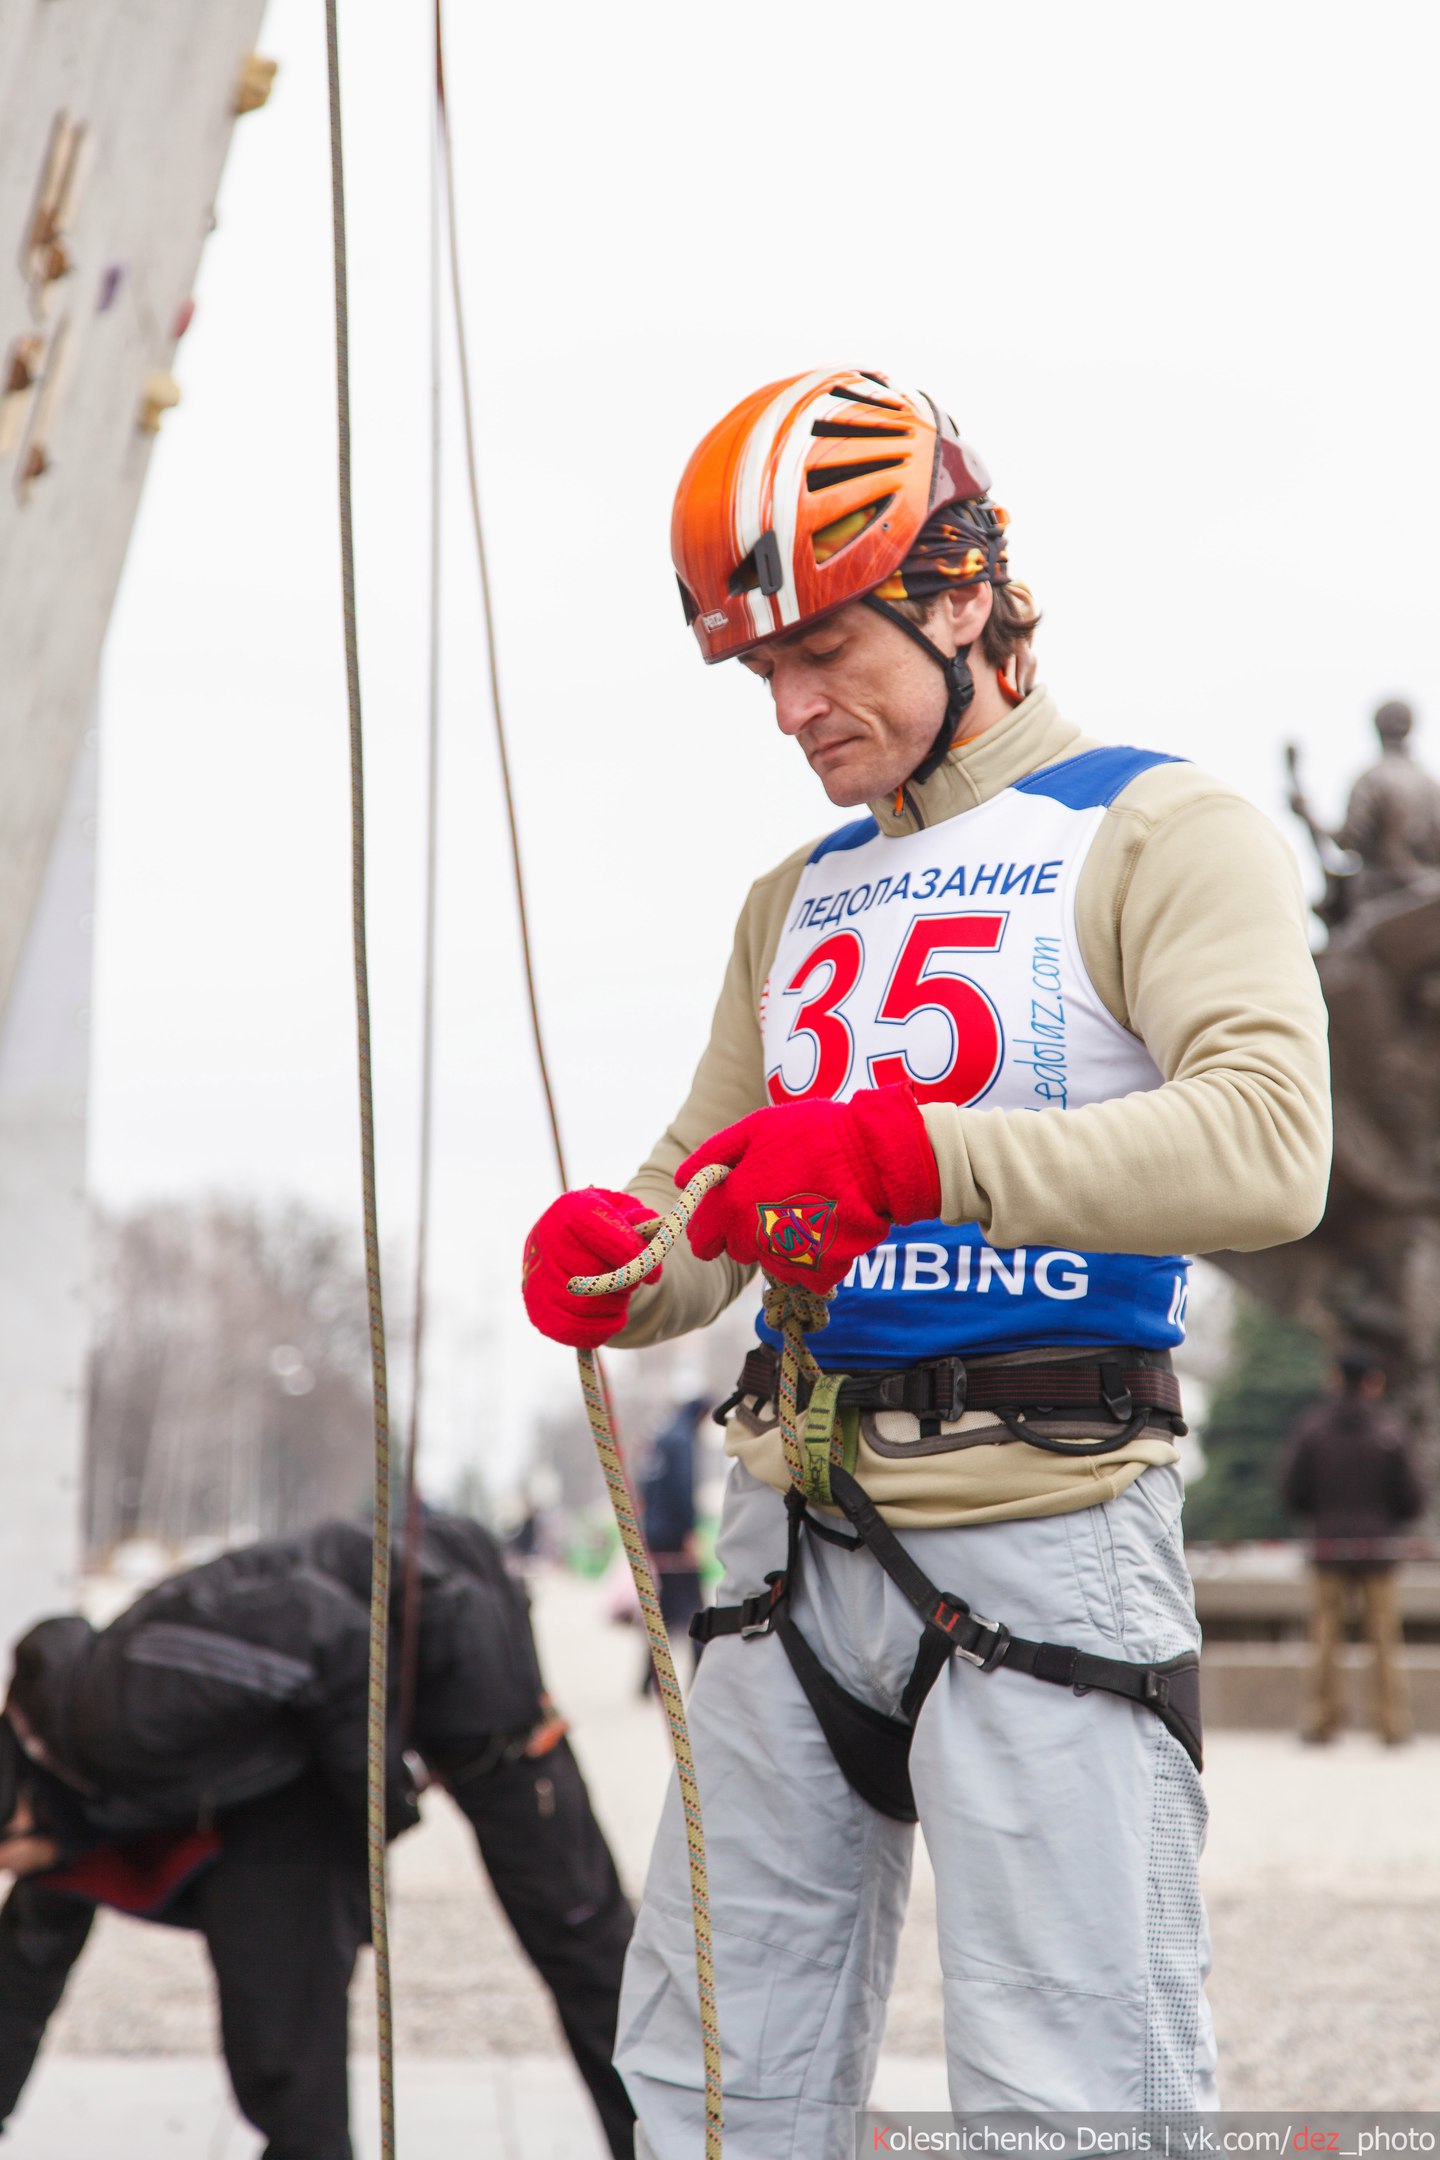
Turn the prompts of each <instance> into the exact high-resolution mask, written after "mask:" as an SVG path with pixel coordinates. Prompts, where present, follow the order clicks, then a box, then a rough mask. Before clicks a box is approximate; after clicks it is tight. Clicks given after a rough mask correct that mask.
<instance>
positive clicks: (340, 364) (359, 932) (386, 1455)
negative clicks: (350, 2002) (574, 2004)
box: [325, 0, 395, 2160]
mask: <svg viewBox="0 0 1440 2160" xmlns="http://www.w3.org/2000/svg"><path fill="white" fill-rule="evenodd" d="M336 5H337V0H325V44H326V58H327V79H328V84H329V103H330V200H331V217H332V234H333V244H334V264H335V421H336V448H337V461H336V462H337V472H338V480H339V495H340V589H341V602H342V607H343V612H344V621H345V685H346V698H347V705H348V710H349V722H350V876H351V928H352V941H353V948H354V961H355V1038H356V1050H357V1062H358V1069H359V1084H360V1187H361V1205H362V1209H363V1213H364V1218H365V1291H366V1301H367V1305H368V1308H369V1328H370V1378H371V1392H372V1396H373V1400H374V1414H375V1520H374V1531H373V1536H372V1540H371V1552H370V1677H369V1689H368V1703H367V1716H366V1760H367V1790H366V1824H367V1852H368V1874H369V1886H370V1940H371V1943H372V1945H373V1947H374V1951H375V2012H376V2018H375V2022H376V2036H377V2043H378V2053H379V2060H380V2153H381V2160H394V2154H395V2049H394V2038H393V2033H392V2030H391V1990H390V1929H389V1923H388V1916H387V1913H386V1903H385V1789H386V1777H385V1741H386V1734H385V1727H386V1709H387V1705H388V1695H389V1683H390V1672H389V1666H390V1411H389V1389H388V1383H387V1377H386V1368H385V1310H384V1304H383V1301H382V1298H381V1291H380V1228H379V1220H378V1213H377V1208H376V1200H375V1100H374V1091H373V1087H372V1082H371V1069H370V975H369V965H368V961H367V957H366V946H365V778H364V732H363V729H362V726H361V708H360V645H359V639H358V636H357V634H356V627H355V537H354V518H353V505H352V500H351V486H350V318H349V295H348V286H347V274H346V257H345V161H344V152H343V144H342V140H341V127H340V39H339V26H338V24H337V21H336Z"/></svg>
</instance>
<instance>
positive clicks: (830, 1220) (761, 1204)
mask: <svg viewBox="0 0 1440 2160" xmlns="http://www.w3.org/2000/svg"><path fill="white" fill-rule="evenodd" d="M835 1208H836V1203H835V1201H833V1200H827V1199H826V1198H825V1195H824V1194H823V1193H792V1194H791V1195H790V1197H789V1199H788V1200H777V1201H775V1202H774V1203H773V1204H772V1203H771V1202H770V1201H768V1200H760V1201H757V1202H756V1206H755V1212H756V1214H757V1215H758V1216H759V1218H760V1229H759V1232H758V1234H757V1236H756V1240H755V1242H756V1244H757V1245H758V1247H759V1249H760V1251H761V1252H762V1253H768V1254H769V1255H770V1257H771V1259H772V1260H785V1261H788V1263H789V1264H790V1266H791V1267H810V1268H813V1267H819V1265H820V1261H821V1258H822V1256H823V1255H824V1253H825V1252H826V1250H827V1248H828V1247H829V1244H830V1241H831V1239H832V1238H833V1237H834V1235H835Z"/></svg>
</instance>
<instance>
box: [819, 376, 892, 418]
mask: <svg viewBox="0 0 1440 2160" xmlns="http://www.w3.org/2000/svg"><path fill="white" fill-rule="evenodd" d="M865 380H866V382H878V381H879V380H880V378H879V376H878V375H867V376H866V377H865ZM886 388H887V389H888V388H889V385H888V384H887V385H886ZM830 395H831V397H843V398H845V399H846V400H847V401H848V402H849V403H850V404H851V405H873V406H874V407H875V410H876V411H877V412H904V410H905V408H904V406H903V405H899V404H897V403H896V401H895V400H894V398H883V397H866V395H865V392H864V391H863V390H852V389H851V388H850V386H849V384H848V383H847V384H846V386H845V388H844V389H843V390H842V389H840V388H839V387H838V386H837V387H836V388H835V389H834V390H832V391H831V393H830Z"/></svg>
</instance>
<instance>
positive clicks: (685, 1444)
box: [639, 1395, 710, 1695]
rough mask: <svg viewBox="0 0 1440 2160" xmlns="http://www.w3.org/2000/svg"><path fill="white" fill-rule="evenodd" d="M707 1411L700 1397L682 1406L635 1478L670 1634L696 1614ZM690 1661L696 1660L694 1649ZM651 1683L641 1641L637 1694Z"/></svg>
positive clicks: (652, 1673) (652, 1670)
mask: <svg viewBox="0 0 1440 2160" xmlns="http://www.w3.org/2000/svg"><path fill="white" fill-rule="evenodd" d="M709 1407H710V1406H709V1402H708V1400H707V1399H706V1398H705V1397H704V1396H702V1395H697V1396H693V1397H692V1398H691V1399H690V1400H689V1401H688V1402H684V1403H682V1404H681V1405H680V1408H679V1409H678V1410H677V1411H676V1412H675V1415H674V1416H673V1417H672V1418H671V1420H670V1422H669V1424H668V1425H667V1426H666V1427H665V1429H664V1431H663V1432H661V1433H660V1434H659V1435H658V1436H657V1438H656V1439H655V1442H654V1444H653V1445H652V1447H651V1449H650V1453H649V1455H648V1456H647V1458H646V1462H645V1468H644V1470H643V1471H642V1472H641V1476H640V1488H639V1494H640V1513H641V1529H642V1531H643V1533H644V1537H645V1543H646V1545H647V1546H648V1548H649V1551H650V1557H651V1559H652V1560H653V1562H654V1563H655V1581H656V1586H657V1588H658V1589H659V1592H660V1616H661V1618H662V1619H663V1620H664V1622H665V1626H666V1629H667V1631H668V1632H669V1634H670V1635H672V1636H674V1635H677V1634H679V1635H683V1634H684V1633H685V1631H686V1630H687V1629H688V1627H689V1625H690V1620H691V1616H692V1614H694V1613H697V1612H698V1611H699V1610H700V1602H701V1595H702V1593H701V1588H700V1567H699V1561H698V1557H697V1555H696V1551H695V1431H696V1427H697V1426H698V1425H699V1423H700V1420H701V1418H703V1417H704V1415H705V1413H706V1411H707V1410H708V1409H709ZM695 1657H696V1661H697V1662H698V1658H699V1651H698V1647H697V1650H696V1652H695ZM654 1685H655V1668H654V1666H653V1664H652V1663H651V1660H650V1646H649V1643H648V1642H647V1643H646V1646H645V1670H644V1672H643V1674H642V1676H641V1680H640V1692H641V1694H642V1695H645V1694H648V1693H649V1692H650V1690H651V1689H652V1688H653V1687H654Z"/></svg>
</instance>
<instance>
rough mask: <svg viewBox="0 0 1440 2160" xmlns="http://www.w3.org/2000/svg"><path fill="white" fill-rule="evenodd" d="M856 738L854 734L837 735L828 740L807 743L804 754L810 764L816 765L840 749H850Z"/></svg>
mask: <svg viewBox="0 0 1440 2160" xmlns="http://www.w3.org/2000/svg"><path fill="white" fill-rule="evenodd" d="M857 739H858V738H857V737H855V736H854V735H837V736H834V737H832V739H831V740H830V741H829V742H822V743H813V744H808V745H807V746H806V750H805V755H806V757H807V758H808V759H809V760H810V763H811V764H812V765H818V764H820V763H821V762H822V761H823V760H824V759H825V758H830V757H834V756H835V755H836V754H837V753H838V752H840V751H842V750H849V749H851V748H852V747H853V746H854V744H855V742H856V741H857Z"/></svg>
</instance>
